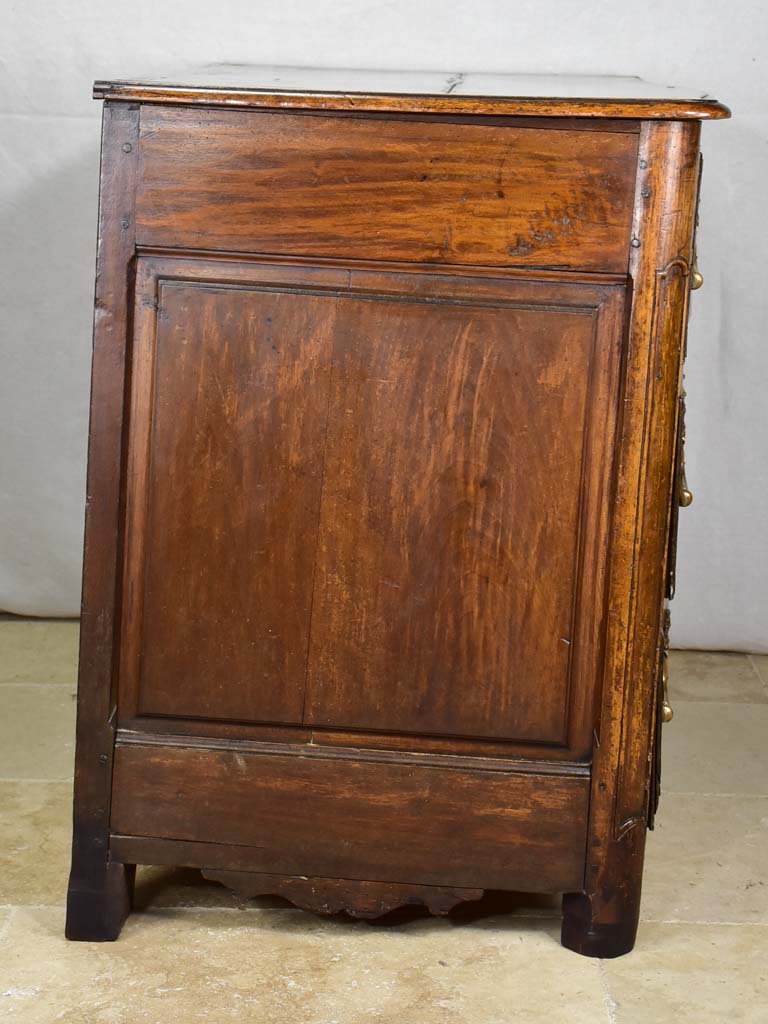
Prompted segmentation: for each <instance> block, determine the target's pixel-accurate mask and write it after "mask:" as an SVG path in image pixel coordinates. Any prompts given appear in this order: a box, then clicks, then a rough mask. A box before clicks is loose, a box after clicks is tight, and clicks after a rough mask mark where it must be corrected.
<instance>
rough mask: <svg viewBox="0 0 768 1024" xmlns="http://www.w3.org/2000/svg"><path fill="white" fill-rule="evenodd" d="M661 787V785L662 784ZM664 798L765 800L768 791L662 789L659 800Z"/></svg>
mask: <svg viewBox="0 0 768 1024" xmlns="http://www.w3.org/2000/svg"><path fill="white" fill-rule="evenodd" d="M662 785H663V783H662ZM665 796H722V797H726V798H728V799H729V800H766V799H768V791H766V792H765V793H699V792H698V791H697V790H695V789H664V788H662V791H661V799H662V801H663V800H664V797H665Z"/></svg>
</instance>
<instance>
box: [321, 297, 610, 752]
mask: <svg viewBox="0 0 768 1024" xmlns="http://www.w3.org/2000/svg"><path fill="white" fill-rule="evenodd" d="M594 336H595V317H594V310H592V309H579V308H567V307H562V308H559V307H557V306H556V305H552V306H551V307H550V308H548V309H545V308H538V309H531V308H524V307H523V308H515V307H514V306H513V305H504V304H500V305H486V304H482V303H480V302H478V303H477V304H474V303H472V302H471V301H466V300H465V301H462V302H451V301H443V302H439V303H438V302H435V301H426V300H425V301H421V302H418V301H408V302H404V301H392V300H385V299H382V300H379V301H372V302H371V301H368V302H347V303H345V304H344V306H343V313H342V315H341V317H340V319H339V320H338V322H337V330H336V335H335V347H334V353H335V354H334V368H333V384H332V389H331V402H330V408H331V410H332V415H331V416H330V418H329V424H328V441H327V449H326V456H325V482H324V488H323V502H322V513H321V524H320V537H319V547H318V555H317V569H316V583H315V599H314V605H313V607H314V611H313V619H312V636H311V640H310V658H309V673H308V693H307V704H306V712H305V721H306V722H307V723H308V724H313V725H316V726H320V725H322V726H333V727H345V726H346V727H353V728H359V729H371V730H381V731H391V732H414V733H425V734H448V735H451V734H453V735H457V736H458V735H463V736H485V737H505V738H514V739H518V740H527V741H531V740H533V741H536V742H543V743H547V742H548V743H553V744H560V743H564V742H565V739H566V728H567V715H568V710H569V709H568V704H569V700H568V689H569V683H570V678H571V672H570V668H571V648H572V645H573V643H574V640H575V636H574V628H575V623H574V594H575V592H576V590H577V586H578V572H579V567H578V551H579V532H580V531H579V524H580V512H581V496H582V477H583V473H584V460H583V448H584V440H585V431H586V421H587V413H588V408H589V406H588V399H589V386H590V374H591V359H592V353H593V347H594ZM601 340H602V339H601ZM597 357H598V358H600V353H598V356H597Z"/></svg>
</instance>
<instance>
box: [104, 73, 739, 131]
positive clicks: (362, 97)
mask: <svg viewBox="0 0 768 1024" xmlns="http://www.w3.org/2000/svg"><path fill="white" fill-rule="evenodd" d="M93 97H94V99H99V100H103V99H109V100H119V101H124V102H134V103H170V104H180V105H184V106H229V107H251V108H253V109H263V110H302V109H304V110H329V111H332V110H360V111H391V112H393V113H397V112H406V113H407V112H411V113H425V114H429V113H432V114H449V113H455V114H461V113H466V114H480V115H483V114H489V115H509V116H519V117H598V118H599V117H610V118H617V119H619V120H621V119H628V120H638V119H639V120H649V119H654V120H655V119H660V120H675V121H677V120H689V119H690V120H721V119H723V118H728V117H730V116H731V112H730V110H729V109H728V107H726V106H725V105H724V104H722V103H720V102H719V101H718V100H702V99H690V100H663V99H658V100H655V99H636V100H627V99H601V100H596V99H591V98H588V97H576V98H569V97H556V96H553V97H524V96H505V97H489V96H455V95H453V96H430V95H419V94H401V93H349V92H347V93H345V92H327V91H325V92H323V91H319V92H299V91H291V90H262V89H217V88H213V87H212V88H201V87H191V86H182V85H146V84H141V83H138V82H128V81H126V82H112V81H101V80H97V81H96V82H94V85H93Z"/></svg>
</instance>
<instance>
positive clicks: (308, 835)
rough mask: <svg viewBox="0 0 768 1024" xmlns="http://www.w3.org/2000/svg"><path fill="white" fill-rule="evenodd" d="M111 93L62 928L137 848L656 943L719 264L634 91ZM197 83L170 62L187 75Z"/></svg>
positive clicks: (388, 88) (309, 896)
mask: <svg viewBox="0 0 768 1024" xmlns="http://www.w3.org/2000/svg"><path fill="white" fill-rule="evenodd" d="M195 81H196V79H195V77H194V76H193V75H191V74H190V75H184V76H179V77H178V78H175V79H169V81H168V83H163V82H152V83H145V82H140V81H136V82H103V83H102V82H100V83H97V85H96V91H95V94H96V96H97V97H99V98H101V99H103V100H104V131H103V143H102V170H101V203H100V220H99V242H98V270H97V286H96V314H95V328H94V362H93V390H92V413H91V429H90V447H89V470H88V500H87V522H86V548H85V567H84V589H83V611H82V642H81V659H80V682H79V697H78V733H77V758H76V779H75V814H74V848H73V860H72V874H71V878H70V886H69V904H68V917H67V935H68V936H69V937H70V938H73V939H97V940H98V939H114V938H116V937H117V935H118V933H119V931H120V928H121V925H122V923H123V920H124V918H125V915H126V913H127V912H128V910H129V908H130V902H131V891H132V885H133V874H134V866H135V865H136V864H165V865H185V866H188V867H195V868H200V869H201V870H202V871H203V873H204V874H205V876H206V877H208V878H210V879H216V880H219V881H221V882H223V883H224V884H226V885H228V886H231V887H232V888H234V889H237V890H239V891H241V892H243V893H246V894H249V895H256V894H262V893H276V894H280V895H284V896H287V897H288V898H289V899H291V900H293V901H294V902H295V903H296V904H298V905H299V906H302V907H307V908H310V909H315V910H319V911H323V912H334V911H339V910H345V911H348V912H349V913H350V914H353V915H359V916H367V917H375V916H377V915H380V914H383V913H385V912H387V911H388V910H391V909H393V908H394V907H397V906H400V905H402V904H410V903H423V904H424V905H426V906H427V907H428V908H429V909H430V910H432V911H433V912H435V913H446V912H448V911H449V910H450V909H451V908H452V907H453V906H455V905H456V904H458V903H460V902H462V901H466V900H474V899H478V898H479V897H480V896H481V895H482V893H483V891H484V890H489V889H490V890H513V891H525V892H543V893H563V894H564V899H563V943H564V944H565V945H566V946H569V947H570V948H571V949H574V950H576V951H578V952H581V953H585V954H587V955H591V956H617V955H619V954H621V953H625V952H627V951H628V950H630V949H631V948H632V945H633V943H634V940H635V932H636V928H637V919H638V912H639V902H640V887H641V877H642V864H643V851H644V845H645V837H646V830H647V828H648V827H649V825H650V824H652V820H653V814H654V811H655V807H656V803H657V798H658V779H659V742H660V728H661V721H662V719H663V718H664V717H665V716H667V717H668V716H669V714H670V713H671V712H670V710H669V708H668V705H667V704H666V696H665V693H664V679H665V669H664V662H665V656H666V632H667V628H668V615H667V613H666V611H665V601H666V599H668V598H669V597H671V595H672V590H673V584H674V543H675V537H676V532H677V508H678V505H679V504H680V503H683V504H686V503H687V502H688V501H689V498H690V493H689V492H688V490H687V485H686V484H685V479H684V468H683V453H682V436H683V415H682V411H683V410H682V401H683V391H682V385H681V382H682V360H683V354H684V348H685V334H686V321H687V313H688V299H689V293H690V290H691V288H694V287H697V286H698V284H700V282H701V278H700V276H699V275H698V271H697V269H696V267H695V257H694V252H695V242H694V226H695V219H696V204H697V196H698V182H699V164H700V158H699V129H700V122H701V120H703V119H711V118H722V117H727V116H728V111H727V109H726V108H725V107H723V106H722V105H720V104H718V103H716V102H714V101H713V100H710V99H706V98H699V97H695V96H691V95H690V94H688V93H680V94H676V93H675V92H674V91H673V90H670V89H667V88H666V87H664V88H658V87H653V86H648V85H647V84H645V83H643V82H641V81H639V80H637V79H610V78H598V79H569V78H549V79H546V78H541V79H537V78H524V77H518V76H512V75H510V76H502V75H472V74H469V75H451V76H446V75H438V74H432V73H421V74H419V73H410V72H406V73H402V74H396V73H394V72H350V71H339V72H331V71H316V72H311V71H306V70H298V69H279V68H251V69H248V68H242V67H239V68H227V67H223V68H215V69H210V70H209V71H208V72H205V73H203V74H201V75H200V76H199V77H198V78H197V82H199V84H194V83H195ZM177 82H178V83H185V82H186V83H190V82H192V83H193V84H175V83H177Z"/></svg>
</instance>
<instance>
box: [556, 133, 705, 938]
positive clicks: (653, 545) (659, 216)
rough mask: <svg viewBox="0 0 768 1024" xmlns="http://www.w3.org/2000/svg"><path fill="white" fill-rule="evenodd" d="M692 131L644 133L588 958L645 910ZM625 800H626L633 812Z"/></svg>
mask: <svg viewBox="0 0 768 1024" xmlns="http://www.w3.org/2000/svg"><path fill="white" fill-rule="evenodd" d="M699 129H700V125H699V124H698V123H692V124H688V125H685V124H682V123H677V124H675V123H670V124H653V123H647V124H646V125H645V126H644V129H643V132H642V133H641V146H640V160H639V173H638V177H637V188H636V203H635V218H634V223H633V236H634V238H635V239H636V241H637V242H638V243H639V244H637V245H635V246H633V250H632V260H631V264H630V274H631V278H632V282H633V294H632V317H631V321H630V331H629V335H628V337H627V341H626V346H627V347H626V365H625V368H624V371H623V374H622V377H623V399H622V412H623V415H622V420H621V423H620V428H619V429H620V437H621V442H620V447H619V459H618V463H617V465H618V476H617V491H616V497H615V499H614V513H613V525H612V528H611V536H610V570H609V576H608V593H609V595H610V598H609V599H610V609H611V611H610V614H609V623H608V634H607V638H606V656H605V672H604V686H603V700H602V708H601V714H600V720H599V724H598V726H597V728H598V732H597V733H596V743H595V751H594V760H593V775H592V783H591V793H590V808H589V827H588V845H587V850H586V861H585V877H584V889H583V892H582V893H581V894H579V895H578V896H576V897H574V898H573V899H569V900H566V901H564V904H563V912H564V917H563V931H562V942H563V945H564V946H566V947H568V948H569V949H573V950H575V951H576V952H580V953H583V954H584V955H588V956H601V957H607V956H620V955H622V954H623V953H626V952H628V951H629V950H630V949H631V948H632V946H633V944H634V941H635V935H636V930H637V922H638V919H639V912H640V895H641V889H642V874H643V860H644V853H645V841H646V832H647V830H646V827H645V826H646V824H647V814H646V811H647V804H648V798H649V779H650V769H651V759H650V756H649V753H648V747H647V743H648V736H649V732H650V728H651V723H652V721H653V718H654V710H655V709H654V704H655V699H656V693H655V687H654V686H653V682H654V680H655V666H656V663H657V656H658V646H659V639H660V628H659V627H660V623H661V615H662V606H663V600H662V598H663V590H664V579H665V564H664V563H665V560H666V551H667V546H668V545H667V540H668V538H667V536H666V534H667V532H668V526H669V516H668V508H667V503H668V501H669V481H670V479H671V463H672V458H673V446H674V435H675V433H676V415H677V412H676V409H675V408H674V407H672V406H675V407H676V406H677V394H676V388H677V387H678V384H679V379H680V376H679V373H680V360H681V356H682V351H681V343H682V338H683V337H684V321H685V313H686V306H687V300H685V301H684V304H683V307H682V309H681V318H682V322H683V330H681V331H678V332H677V334H676V335H675V337H674V338H671V339H667V340H666V341H665V346H666V347H662V344H661V340H662V338H663V337H664V335H663V332H661V334H660V333H659V331H658V330H657V316H658V315H660V313H659V312H658V311H657V310H656V308H655V307H656V303H657V301H658V287H657V286H658V280H659V274H664V273H665V272H666V270H667V268H668V267H670V266H671V265H679V266H680V267H681V268H685V267H686V265H687V263H688V260H689V259H690V251H691V244H692V237H693V198H694V194H695V188H694V185H695V171H694V164H695V160H693V156H695V155H697V153H698V141H699ZM683 277H684V280H686V282H687V275H685V274H683ZM673 400H674V401H673ZM671 402H672V406H670V403H671ZM667 406H669V407H670V411H669V414H668V410H667ZM657 477H658V478H659V479H658V485H657V484H656V482H655V481H656V478H657ZM662 513H663V521H662ZM656 577H658V579H656ZM641 755H643V756H642V757H641ZM622 807H629V808H630V813H629V815H627V814H625V813H623V812H622V811H621V808H622Z"/></svg>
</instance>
